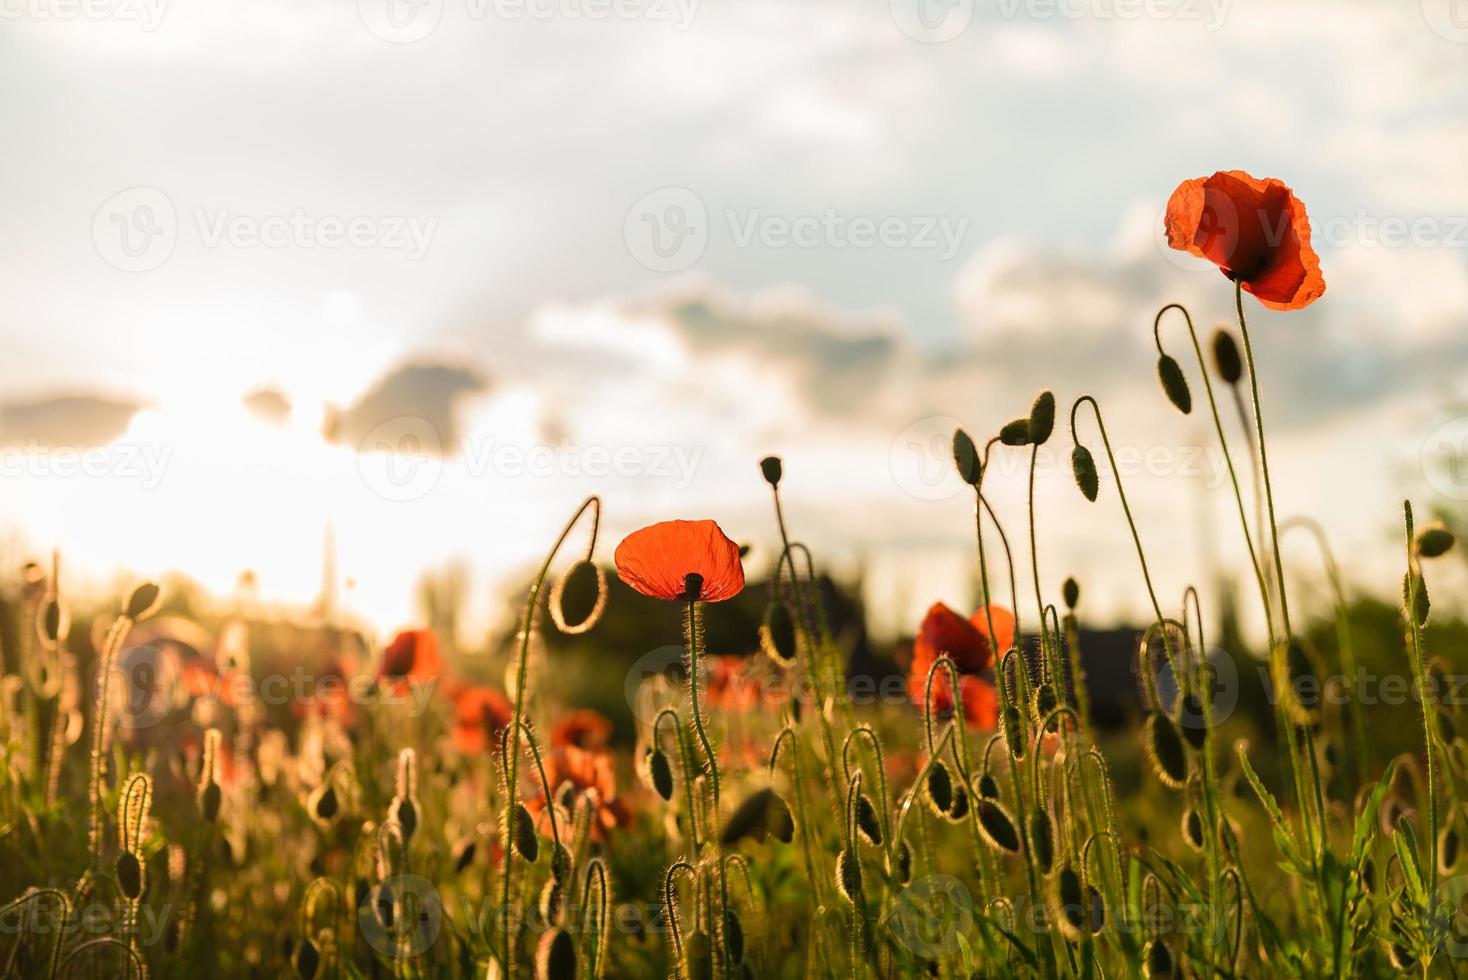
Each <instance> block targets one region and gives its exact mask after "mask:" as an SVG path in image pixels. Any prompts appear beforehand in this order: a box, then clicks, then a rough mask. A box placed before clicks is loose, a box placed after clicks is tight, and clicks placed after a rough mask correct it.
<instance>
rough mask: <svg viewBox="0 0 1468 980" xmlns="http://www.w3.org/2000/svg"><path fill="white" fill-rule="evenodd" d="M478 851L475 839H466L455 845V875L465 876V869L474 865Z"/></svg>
mask: <svg viewBox="0 0 1468 980" xmlns="http://www.w3.org/2000/svg"><path fill="white" fill-rule="evenodd" d="M477 850H478V846H477V845H476V844H475V843H474V838H472V837H466V838H464V839H463V840H461V841H459V843H457V844H455V845H454V852H453V854H454V873H455V874H463V873H464V869H465V868H467V867H469V865H471V864H473V863H474V853H475V851H477Z"/></svg>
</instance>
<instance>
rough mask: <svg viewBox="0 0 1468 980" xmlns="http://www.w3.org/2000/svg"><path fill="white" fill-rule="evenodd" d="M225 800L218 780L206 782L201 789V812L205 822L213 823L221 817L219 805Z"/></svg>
mask: <svg viewBox="0 0 1468 980" xmlns="http://www.w3.org/2000/svg"><path fill="white" fill-rule="evenodd" d="M222 802H223V794H222V792H221V791H220V789H219V784H218V783H216V782H209V783H205V784H204V786H203V787H202V788H201V789H200V790H199V813H200V815H201V816H203V818H204V820H205V822H207V823H213V822H214V821H216V820H218V819H219V805H220V803H222Z"/></svg>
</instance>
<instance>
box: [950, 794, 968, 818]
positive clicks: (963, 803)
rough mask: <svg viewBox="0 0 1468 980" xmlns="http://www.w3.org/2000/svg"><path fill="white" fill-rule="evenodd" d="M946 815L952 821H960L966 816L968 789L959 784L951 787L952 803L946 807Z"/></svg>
mask: <svg viewBox="0 0 1468 980" xmlns="http://www.w3.org/2000/svg"><path fill="white" fill-rule="evenodd" d="M946 816H947V817H948V819H949V820H952V821H953V822H954V823H961V822H962V821H963V818H964V817H966V816H968V790H966V789H964V788H963V787H962V786H961V785H960V786H955V787H953V804H952V805H951V806H949V807H948V813H947V814H946Z"/></svg>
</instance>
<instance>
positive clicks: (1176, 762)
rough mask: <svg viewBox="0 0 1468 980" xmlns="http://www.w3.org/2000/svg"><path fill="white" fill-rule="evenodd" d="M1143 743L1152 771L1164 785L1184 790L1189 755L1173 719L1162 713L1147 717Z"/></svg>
mask: <svg viewBox="0 0 1468 980" xmlns="http://www.w3.org/2000/svg"><path fill="white" fill-rule="evenodd" d="M1142 736H1143V737H1142V741H1143V745H1144V746H1145V748H1146V750H1147V759H1148V760H1149V761H1150V762H1151V763H1152V770H1153V772H1155V773H1156V774H1157V778H1158V779H1160V780H1162V783H1163V785H1165V786H1167V787H1169V788H1170V789H1182V788H1183V784H1184V783H1186V782H1187V779H1188V754H1187V750H1186V749H1185V748H1183V740H1182V737H1181V736H1180V735H1178V733H1177V726H1176V725H1174V724H1173V723H1172V719H1171V718H1169V717H1167V715H1165V714H1163V713H1162V712H1160V711H1153V712H1151V713H1150V714H1148V715H1147V721H1146V723H1145V724H1144V725H1143V727H1142Z"/></svg>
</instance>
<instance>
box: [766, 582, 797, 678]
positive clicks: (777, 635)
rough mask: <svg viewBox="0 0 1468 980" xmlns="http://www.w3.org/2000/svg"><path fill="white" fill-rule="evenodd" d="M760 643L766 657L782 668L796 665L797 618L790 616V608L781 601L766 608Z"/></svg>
mask: <svg viewBox="0 0 1468 980" xmlns="http://www.w3.org/2000/svg"><path fill="white" fill-rule="evenodd" d="M759 642H760V646H761V647H762V648H763V649H764V651H765V655H766V656H768V657H769V658H770V659H771V660H773V661H774V662H775V663H777V664H779V665H780V666H781V667H790V666H792V665H793V664H794V663H795V617H794V616H792V615H791V614H790V607H789V606H787V605H786V604H785V603H784V602H782V601H781V600H779V599H776V600H775V601H774V602H771V603H770V604H769V605H768V606H766V607H765V619H764V622H763V623H761V624H760V628H759Z"/></svg>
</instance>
